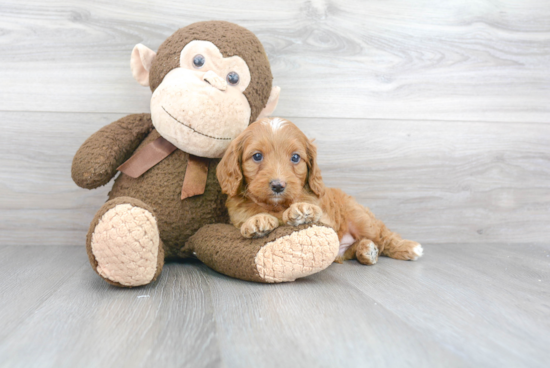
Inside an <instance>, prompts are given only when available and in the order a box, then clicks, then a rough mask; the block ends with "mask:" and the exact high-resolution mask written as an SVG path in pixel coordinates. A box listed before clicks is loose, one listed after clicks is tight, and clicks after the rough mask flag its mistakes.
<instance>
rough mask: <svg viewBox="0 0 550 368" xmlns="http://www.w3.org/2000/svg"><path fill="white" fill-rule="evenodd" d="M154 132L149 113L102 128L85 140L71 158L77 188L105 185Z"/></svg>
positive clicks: (136, 115)
mask: <svg viewBox="0 0 550 368" xmlns="http://www.w3.org/2000/svg"><path fill="white" fill-rule="evenodd" d="M152 129H153V123H152V121H151V115H150V114H133V115H128V116H125V117H123V118H122V119H119V120H117V121H115V122H114V123H111V124H109V125H106V126H104V127H103V128H101V129H100V130H98V131H97V132H96V133H94V134H93V135H92V136H90V138H88V139H87V140H86V141H85V142H84V143H83V144H82V146H80V148H79V149H78V151H77V152H76V154H75V156H74V158H73V165H72V169H71V176H72V178H73V181H74V182H75V183H76V185H78V186H79V187H82V188H86V189H93V188H97V187H100V186H102V185H105V184H107V183H108V182H109V180H111V179H112V177H113V176H115V174H116V171H117V170H116V169H117V167H119V166H120V165H121V164H122V163H124V161H126V160H127V159H129V158H130V156H131V155H132V154H133V153H134V151H135V150H136V148H137V147H138V146H139V144H140V143H141V142H142V141H143V139H145V137H146V136H147V135H148V134H149V133H150V132H151V130H152Z"/></svg>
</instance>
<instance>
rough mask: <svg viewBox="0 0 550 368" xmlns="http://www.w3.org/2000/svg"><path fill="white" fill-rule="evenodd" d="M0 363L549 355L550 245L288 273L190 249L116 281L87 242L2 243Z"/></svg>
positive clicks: (510, 363)
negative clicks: (267, 272)
mask: <svg viewBox="0 0 550 368" xmlns="http://www.w3.org/2000/svg"><path fill="white" fill-rule="evenodd" d="M0 279H2V280H3V282H2V285H1V286H0V292H1V295H2V302H1V304H0V325H1V326H2V329H1V330H0V366H2V367H75V366H86V367H151V366H164V367H212V366H225V367H314V366H319V367H344V366H345V367H423V366H431V367H443V366H444V367H454V366H457V367H464V366H470V367H474V366H475V367H479V366H484V367H547V366H548V361H549V359H550V350H549V349H548V346H550V319H549V318H548V316H549V315H550V307H549V306H550V288H549V286H548V285H549V283H550V246H540V245H529V244H523V245H517V244H499V245H486V244H483V245H480V244H468V245H464V244H447V245H438V246H429V245H428V246H426V256H425V257H424V258H423V259H422V260H421V261H418V262H402V261H396V260H392V259H388V258H381V259H380V263H379V264H377V265H375V266H372V267H367V266H363V265H360V264H358V263H357V262H355V261H349V262H346V263H345V264H343V265H339V264H333V265H332V266H330V267H329V268H328V269H327V270H326V271H324V272H321V273H319V274H316V275H313V276H310V277H308V278H306V279H302V280H298V281H297V282H295V283H290V284H279V285H262V284H255V283H249V282H243V281H240V280H235V279H230V278H228V277H225V276H223V275H220V274H217V273H215V272H213V271H211V270H210V269H208V268H207V267H205V266H204V265H202V264H200V263H199V262H196V261H188V262H184V263H171V264H168V265H167V266H166V267H165V269H164V271H163V273H162V275H161V277H160V279H159V280H158V281H157V282H156V283H154V284H152V285H149V286H146V287H141V288H136V289H119V288H116V287H113V286H110V285H108V284H106V283H104V282H103V281H102V280H101V279H100V278H99V277H97V276H96V275H95V273H94V272H93V271H92V270H91V268H90V267H89V265H88V261H87V257H86V253H85V250H84V249H83V247H37V246H27V247H21V246H19V247H15V246H8V247H2V248H0Z"/></svg>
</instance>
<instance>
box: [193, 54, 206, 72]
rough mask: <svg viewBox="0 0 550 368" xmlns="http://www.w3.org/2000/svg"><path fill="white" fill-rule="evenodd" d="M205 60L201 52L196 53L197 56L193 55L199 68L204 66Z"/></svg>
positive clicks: (195, 64) (194, 63) (195, 65)
mask: <svg viewBox="0 0 550 368" xmlns="http://www.w3.org/2000/svg"><path fill="white" fill-rule="evenodd" d="M205 62H206V59H205V58H204V56H202V55H201V54H198V55H195V57H193V66H194V67H195V68H197V69H200V68H202V66H203V65H204V63H205Z"/></svg>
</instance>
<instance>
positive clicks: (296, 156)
mask: <svg viewBox="0 0 550 368" xmlns="http://www.w3.org/2000/svg"><path fill="white" fill-rule="evenodd" d="M290 161H292V162H294V163H295V164H297V163H298V162H300V155H299V154H297V153H295V154H293V155H292V157H291V158H290Z"/></svg>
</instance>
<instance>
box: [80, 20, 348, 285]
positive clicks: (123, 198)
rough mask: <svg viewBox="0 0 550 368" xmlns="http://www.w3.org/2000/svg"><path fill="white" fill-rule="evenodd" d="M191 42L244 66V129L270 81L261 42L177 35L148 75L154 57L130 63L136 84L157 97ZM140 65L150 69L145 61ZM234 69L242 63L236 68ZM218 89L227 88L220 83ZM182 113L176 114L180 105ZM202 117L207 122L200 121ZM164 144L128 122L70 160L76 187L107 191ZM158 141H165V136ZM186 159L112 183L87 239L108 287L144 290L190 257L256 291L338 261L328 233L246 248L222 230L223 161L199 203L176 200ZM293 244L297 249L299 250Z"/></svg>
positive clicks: (147, 118)
mask: <svg viewBox="0 0 550 368" xmlns="http://www.w3.org/2000/svg"><path fill="white" fill-rule="evenodd" d="M193 40H203V41H209V42H212V43H214V44H215V45H216V46H217V47H218V48H219V50H220V52H221V53H222V54H223V56H224V57H233V56H239V57H240V58H242V59H243V60H244V61H245V62H246V64H247V66H248V67H249V69H250V83H249V85H248V86H247V87H246V89H245V91H244V95H245V97H246V98H244V97H243V96H242V95H240V96H241V100H242V101H248V103H249V104H250V106H248V107H247V108H248V109H250V110H249V111H251V112H250V113H248V112H247V115H246V116H245V118H244V124H246V121H247V120H249V119H248V116H249V115H250V121H251V122H252V121H254V119H255V118H256V116H258V114H259V113H260V112H261V111H262V109H263V107H264V106H266V103H267V101H268V98H269V96H270V93H271V82H272V79H273V77H272V75H271V70H270V67H269V61H268V60H267V56H266V54H265V51H264V49H263V47H262V45H261V43H260V42H259V40H258V39H257V38H256V36H254V34H252V33H251V32H249V31H247V30H246V29H244V28H242V27H239V26H237V25H235V24H231V23H228V22H219V21H214V22H200V23H195V24H192V25H190V26H188V27H185V28H182V29H180V30H178V31H177V32H176V33H175V34H174V35H172V36H171V37H169V38H168V39H167V40H166V41H165V42H164V43H163V44H162V45H161V47H160V48H159V51H158V53H157V56H156V58H154V60H153V62H152V64H151V65H150V68H149V64H148V63H149V61H150V59H151V58H152V56H153V54H154V53H153V52H149V51H147V50H145V49H144V48H141V49H143V50H145V51H144V54H143V55H142V54H141V53H140V48H139V47H138V49H135V50H137V51H136V54H135V55H133V61H132V63H133V64H136V63H138V61H139V63H140V64H141V65H142V66H143V70H137V73H138V74H139V75H138V77H139V76H142V77H143V75H145V74H146V72H147V71H149V82H150V87H151V90H152V91H155V89H157V86H158V85H159V84H160V83H161V82H162V81H163V78H164V77H165V76H166V75H167V74H168V73H169V72H170V71H171V70H172V69H174V68H179V66H180V60H179V57H180V53H181V50H182V49H183V47H184V46H185V45H186V44H188V43H189V42H190V41H193ZM135 50H134V51H135ZM143 50H142V51H143ZM146 54H147V55H146ZM138 57H139V60H138ZM142 57H145V58H146V60H145V61H144V60H141V58H142ZM233 61H235V62H238V60H237V58H235V59H234V60H233ZM134 66H135V65H134ZM134 69H135V68H134ZM179 69H180V70H181V69H182V68H179ZM175 72H177V70H176V71H175ZM137 79H138V80H140V78H137ZM141 79H143V78H141ZM140 82H144V81H143V80H141V81H140ZM215 83H218V84H219V83H221V84H222V85H223V83H222V81H217V82H215ZM243 88H244V85H243ZM228 89H229V88H228ZM232 89H234V87H232ZM159 90H160V89H159ZM193 92H195V93H197V91H196V90H195V91H193ZM218 92H219V91H218ZM219 93H227V90H226V91H225V92H219ZM275 95H277V94H275ZM191 96H192V95H191ZM274 101H276V98H274ZM243 103H244V102H243ZM245 104H246V103H245ZM176 105H178V104H177V101H176V102H174V106H176ZM215 105H216V104H215ZM218 105H219V104H217V105H216V108H218V109H220V110H224V109H227V110H231V108H233V112H234V111H235V109H234V108H235V106H233V105H232V104H230V105H229V107H228V106H225V107H224V106H218ZM178 106H179V107H180V108H181V101H180V104H179V105H178ZM273 107H274V106H273ZM237 110H238V106H237ZM203 113H204V114H208V113H211V112H209V111H201V112H200V114H203ZM229 113H230V112H229V111H225V112H224V111H221V113H220V114H219V116H222V117H225V118H227V116H228V114H229ZM224 114H225V115H224ZM216 116H218V115H216ZM241 120H242V119H241ZM227 121H228V122H229V124H230V125H231V124H232V123H231V120H226V122H227ZM241 123H242V122H241ZM195 128H197V127H196V126H195V127H193V129H195ZM237 128H239V127H237ZM242 128H243V129H244V127H242ZM202 133H203V134H204V132H202ZM160 136H161V133H159V131H158V130H157V129H155V128H154V126H153V123H152V119H151V115H150V114H134V115H129V116H126V117H124V118H122V119H120V120H117V121H115V122H114V123H112V124H109V125H107V126H105V127H103V128H101V129H100V130H99V131H98V132H96V133H95V134H93V135H92V136H91V137H90V138H88V139H87V140H86V141H85V142H84V144H83V145H82V146H81V147H80V149H79V150H78V152H77V153H76V155H75V157H74V159H73V166H72V171H71V174H72V177H73V180H74V181H75V183H76V184H77V185H79V186H81V187H83V188H87V189H93V188H96V187H99V186H101V185H105V184H107V183H108V182H109V181H110V180H111V179H112V178H113V177H114V176H115V175H116V173H117V168H118V167H119V166H120V165H122V164H123V163H124V162H125V161H127V160H128V159H129V158H130V157H131V156H132V155H133V154H134V153H138V154H139V152H140V150H142V149H143V148H144V147H146V146H147V145H148V144H149V143H151V142H153V141H155V140H157V139H158V138H159V137H160ZM163 138H164V139H167V140H168V141H169V139H168V138H167V137H166V136H163ZM209 139H210V138H209ZM229 139H231V138H229ZM172 143H173V144H174V142H172ZM201 144H202V143H200V144H199V145H201ZM174 145H176V144H174ZM176 146H177V145H176ZM202 148H204V149H205V150H206V151H207V152H206V153H205V154H201V155H199V156H201V157H217V156H215V155H214V156H211V155H210V154H213V152H209V146H208V144H205V146H204V147H202ZM186 151H188V152H191V151H190V150H188V149H186ZM188 152H184V151H182V150H181V149H177V150H175V151H173V152H171V153H170V154H169V155H168V156H166V157H165V158H164V159H162V160H161V161H160V162H158V163H157V164H156V165H154V166H153V167H151V168H150V169H149V170H147V171H145V172H144V173H143V174H141V175H139V176H138V177H131V176H129V175H126V174H124V173H120V174H119V175H118V176H117V177H116V179H115V180H114V184H113V187H112V189H111V191H110V193H109V200H108V201H107V202H106V203H105V204H104V205H103V206H102V207H101V208H100V210H99V211H98V212H97V214H96V216H95V217H94V219H93V221H92V223H91V224H90V229H89V231H88V235H87V238H86V249H87V252H88V257H89V259H90V263H91V265H92V267H93V269H94V270H95V271H96V272H97V273H98V274H99V275H100V276H101V277H102V278H103V279H105V280H106V281H107V282H108V283H110V284H112V285H116V286H122V287H133V286H139V285H144V284H147V283H149V282H152V281H154V280H155V279H156V278H157V277H158V276H159V274H160V272H161V271H162V268H163V265H164V261H165V259H169V258H185V257H191V256H193V254H196V256H197V257H199V259H201V260H202V261H203V262H205V263H206V264H207V265H208V266H210V267H212V268H214V269H215V270H217V271H218V272H221V273H224V274H226V275H229V276H232V277H238V278H242V279H244V280H251V281H258V282H282V281H290V280H293V279H295V278H297V277H303V276H305V275H308V274H310V273H311V271H312V270H320V269H322V267H325V260H326V259H329V258H330V256H329V255H327V254H330V252H329V250H327V249H329V248H330V249H332V248H335V249H336V251H337V249H338V239H337V238H336V241H334V239H332V238H333V237H334V236H336V234H335V233H334V231H333V230H331V229H329V228H326V227H323V228H321V227H320V228H319V229H317V230H312V229H313V228H310V226H308V225H305V226H302V227H297V228H293V227H288V226H283V227H281V228H279V229H277V230H276V231H274V232H273V233H272V234H270V235H269V236H266V237H265V238H261V239H245V238H243V237H242V236H241V234H240V232H239V230H238V229H235V228H234V227H233V226H231V225H228V223H229V216H228V213H227V209H226V206H225V202H226V199H227V198H226V196H225V195H224V194H223V193H222V191H221V188H220V185H219V183H218V180H217V178H216V168H217V165H218V163H219V161H220V160H219V159H217V158H213V159H209V160H207V162H208V173H207V176H206V186H205V189H204V193H203V194H201V195H195V196H192V197H188V198H185V199H183V200H182V199H181V195H182V185H183V183H184V181H185V176H186V173H187V171H186V169H187V166H188V163H189V153H188ZM203 173H204V170H203ZM134 176H136V175H134ZM294 234H296V235H294ZM323 236H325V237H326V238H323ZM279 238H280V239H279ZM294 241H298V242H299V243H300V244H298V245H297V246H295V244H292V242H294ZM312 241H313V242H316V241H319V242H320V243H321V244H322V245H321V246H320V247H321V248H320V249H321V250H319V249H318V248H316V247H311V246H310V244H311V242H312ZM262 249H263V250H262ZM300 249H301V250H302V252H303V254H300ZM259 254H260V255H259ZM155 257H156V258H155ZM312 257H313V258H312ZM325 257H326V259H325ZM278 258H281V260H279V259H278ZM312 259H313V261H312ZM317 261H318V262H317ZM312 262H313V263H312ZM326 266H328V264H326Z"/></svg>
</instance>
